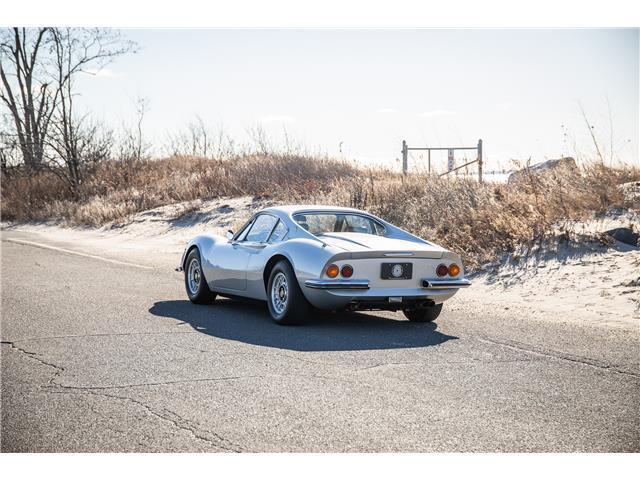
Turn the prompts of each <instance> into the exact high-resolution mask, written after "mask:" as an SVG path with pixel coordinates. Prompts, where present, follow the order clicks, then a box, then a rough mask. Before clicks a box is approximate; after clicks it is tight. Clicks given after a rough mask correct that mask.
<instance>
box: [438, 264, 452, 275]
mask: <svg viewBox="0 0 640 480" xmlns="http://www.w3.org/2000/svg"><path fill="white" fill-rule="evenodd" d="M436 273H437V274H438V276H439V277H444V276H445V275H446V274H447V273H449V268H448V267H447V266H446V265H444V264H443V263H441V264H440V265H438V268H436Z"/></svg>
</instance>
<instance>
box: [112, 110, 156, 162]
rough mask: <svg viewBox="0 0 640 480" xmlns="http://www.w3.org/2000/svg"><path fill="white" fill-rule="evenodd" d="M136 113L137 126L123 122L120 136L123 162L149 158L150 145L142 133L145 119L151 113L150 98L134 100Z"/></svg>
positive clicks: (119, 147) (119, 141) (119, 149)
mask: <svg viewBox="0 0 640 480" xmlns="http://www.w3.org/2000/svg"><path fill="white" fill-rule="evenodd" d="M133 105H134V108H135V112H136V121H135V125H134V126H131V124H129V123H127V122H126V121H124V120H123V121H122V122H121V127H120V130H121V133H120V134H119V135H118V137H119V138H118V142H117V143H118V149H117V151H118V158H119V159H120V160H123V161H133V160H142V159H143V158H146V157H147V156H148V152H149V149H150V145H149V144H148V143H147V142H145V140H144V134H143V132H142V125H143V123H144V118H145V115H146V114H147V112H148V111H149V105H150V101H149V99H148V98H144V97H137V98H136V99H135V100H133Z"/></svg>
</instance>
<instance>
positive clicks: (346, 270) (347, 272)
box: [340, 265, 353, 278]
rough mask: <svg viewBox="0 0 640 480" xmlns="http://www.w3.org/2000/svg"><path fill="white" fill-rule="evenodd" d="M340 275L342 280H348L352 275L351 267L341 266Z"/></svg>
mask: <svg viewBox="0 0 640 480" xmlns="http://www.w3.org/2000/svg"><path fill="white" fill-rule="evenodd" d="M340 273H342V276H343V277H344V278H349V277H350V276H351V275H353V267H352V266H351V265H343V266H342V270H341V271H340Z"/></svg>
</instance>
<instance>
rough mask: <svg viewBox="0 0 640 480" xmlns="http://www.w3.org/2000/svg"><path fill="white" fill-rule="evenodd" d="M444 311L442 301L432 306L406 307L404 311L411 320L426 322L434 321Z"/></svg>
mask: <svg viewBox="0 0 640 480" xmlns="http://www.w3.org/2000/svg"><path fill="white" fill-rule="evenodd" d="M441 311H442V303H439V304H437V305H433V306H430V307H420V308H412V309H405V310H403V311H402V312H403V313H404V316H405V317H407V318H408V319H409V321H410V322H418V323H426V322H433V321H434V320H435V319H436V318H438V315H440V312H441Z"/></svg>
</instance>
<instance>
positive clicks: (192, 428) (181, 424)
mask: <svg viewBox="0 0 640 480" xmlns="http://www.w3.org/2000/svg"><path fill="white" fill-rule="evenodd" d="M0 344H2V345H7V346H9V347H10V348H12V349H14V350H16V351H17V352H19V353H21V354H23V355H25V356H27V357H29V358H31V359H33V360H36V361H37V362H38V363H40V364H41V365H44V366H47V367H50V368H54V369H55V372H54V374H53V375H52V376H51V378H50V379H49V381H48V382H47V384H46V385H40V388H41V389H43V390H47V391H48V392H49V393H53V394H82V395H94V396H101V397H106V398H114V399H120V400H126V401H129V402H132V403H134V404H135V405H138V406H140V407H142V408H143V409H145V410H146V411H147V412H148V413H149V414H151V415H153V416H155V417H157V418H160V419H162V420H165V421H168V422H170V423H171V424H173V425H174V426H175V427H176V428H178V429H180V430H184V431H188V432H190V433H191V434H192V436H193V437H195V438H196V439H198V440H202V441H204V442H207V443H209V444H210V445H211V446H213V447H215V448H218V449H221V450H225V451H228V452H237V453H239V452H242V447H241V446H240V445H237V444H235V443H233V442H231V441H230V440H227V439H225V438H224V437H222V436H220V435H218V434H217V433H215V432H211V431H209V430H205V429H202V428H201V427H200V426H199V425H197V424H195V423H194V422H192V421H190V420H187V419H185V418H184V417H181V416H180V415H179V414H177V413H176V412H173V411H171V410H169V409H166V408H165V409H163V410H164V412H166V413H165V414H164V415H163V414H162V413H158V412H157V411H155V410H154V409H153V408H151V407H150V406H149V405H147V404H146V403H144V402H141V401H140V400H137V399H135V398H132V397H127V396H120V395H114V394H108V393H99V392H96V391H93V390H92V389H90V388H86V387H70V386H65V385H62V384H60V383H57V382H55V379H56V378H57V377H59V376H60V375H61V374H62V372H64V370H65V369H64V367H61V366H59V365H56V364H55V363H52V362H49V361H46V360H43V359H42V358H40V357H39V354H38V353H36V352H31V351H28V350H25V349H24V348H21V347H18V346H17V345H15V342H11V341H2V342H0ZM109 388H113V389H117V388H119V387H109ZM58 389H59V390H58ZM167 413H168V414H170V415H167ZM171 416H174V417H175V418H177V419H178V420H176V419H175V418H172V417H171ZM202 432H204V433H202ZM206 435H209V437H207V436H206ZM219 442H222V443H223V444H222V445H221V444H220V443H219Z"/></svg>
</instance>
